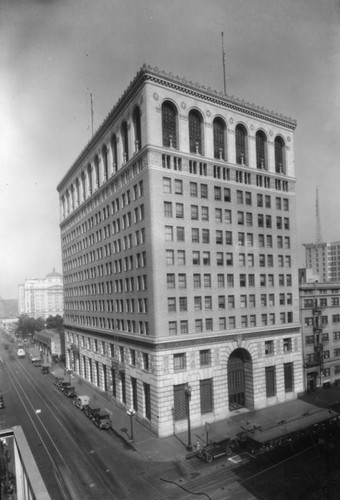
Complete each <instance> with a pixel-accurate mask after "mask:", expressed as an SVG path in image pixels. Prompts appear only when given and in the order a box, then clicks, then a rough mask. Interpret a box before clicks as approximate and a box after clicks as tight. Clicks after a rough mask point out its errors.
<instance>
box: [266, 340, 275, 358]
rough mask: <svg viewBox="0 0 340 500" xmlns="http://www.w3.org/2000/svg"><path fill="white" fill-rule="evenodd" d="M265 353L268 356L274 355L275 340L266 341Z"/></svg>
mask: <svg viewBox="0 0 340 500" xmlns="http://www.w3.org/2000/svg"><path fill="white" fill-rule="evenodd" d="M264 353H265V355H266V356H273V355H274V340H266V341H265V343H264Z"/></svg>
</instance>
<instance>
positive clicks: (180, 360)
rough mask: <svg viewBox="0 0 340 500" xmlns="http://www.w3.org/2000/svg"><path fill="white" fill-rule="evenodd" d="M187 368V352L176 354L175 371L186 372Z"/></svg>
mask: <svg viewBox="0 0 340 500" xmlns="http://www.w3.org/2000/svg"><path fill="white" fill-rule="evenodd" d="M185 368H186V354H185V352H181V353H178V354H174V370H175V371H179V370H185Z"/></svg>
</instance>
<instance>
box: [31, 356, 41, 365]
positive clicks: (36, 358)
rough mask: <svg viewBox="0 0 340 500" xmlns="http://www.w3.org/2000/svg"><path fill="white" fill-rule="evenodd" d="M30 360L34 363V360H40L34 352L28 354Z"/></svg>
mask: <svg viewBox="0 0 340 500" xmlns="http://www.w3.org/2000/svg"><path fill="white" fill-rule="evenodd" d="M30 360H31V363H32V364H34V362H35V361H40V356H37V355H36V354H30Z"/></svg>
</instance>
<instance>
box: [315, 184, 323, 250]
mask: <svg viewBox="0 0 340 500" xmlns="http://www.w3.org/2000/svg"><path fill="white" fill-rule="evenodd" d="M315 209H316V212H315V216H316V226H315V243H316V244H317V245H318V244H320V243H322V242H323V240H322V231H321V220H320V207H319V188H318V186H317V187H316V205H315Z"/></svg>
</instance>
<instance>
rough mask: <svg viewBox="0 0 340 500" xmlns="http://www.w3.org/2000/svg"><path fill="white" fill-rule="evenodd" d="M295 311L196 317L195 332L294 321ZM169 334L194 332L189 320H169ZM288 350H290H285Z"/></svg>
mask: <svg viewBox="0 0 340 500" xmlns="http://www.w3.org/2000/svg"><path fill="white" fill-rule="evenodd" d="M293 318H294V315H293V312H292V311H286V312H281V313H279V314H278V315H276V314H275V313H263V314H258V315H257V314H250V315H245V314H244V315H241V316H240V318H236V316H228V317H225V316H222V317H220V318H218V321H216V320H215V321H214V318H205V319H199V318H198V319H195V320H194V322H193V325H194V332H195V333H203V332H212V331H215V330H217V331H223V330H235V329H238V328H255V327H256V326H270V325H276V324H281V325H283V324H286V323H293ZM168 328H169V335H178V334H179V333H180V334H187V333H192V331H191V330H190V324H189V322H188V320H180V321H169V323H168ZM285 352H288V351H285Z"/></svg>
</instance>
